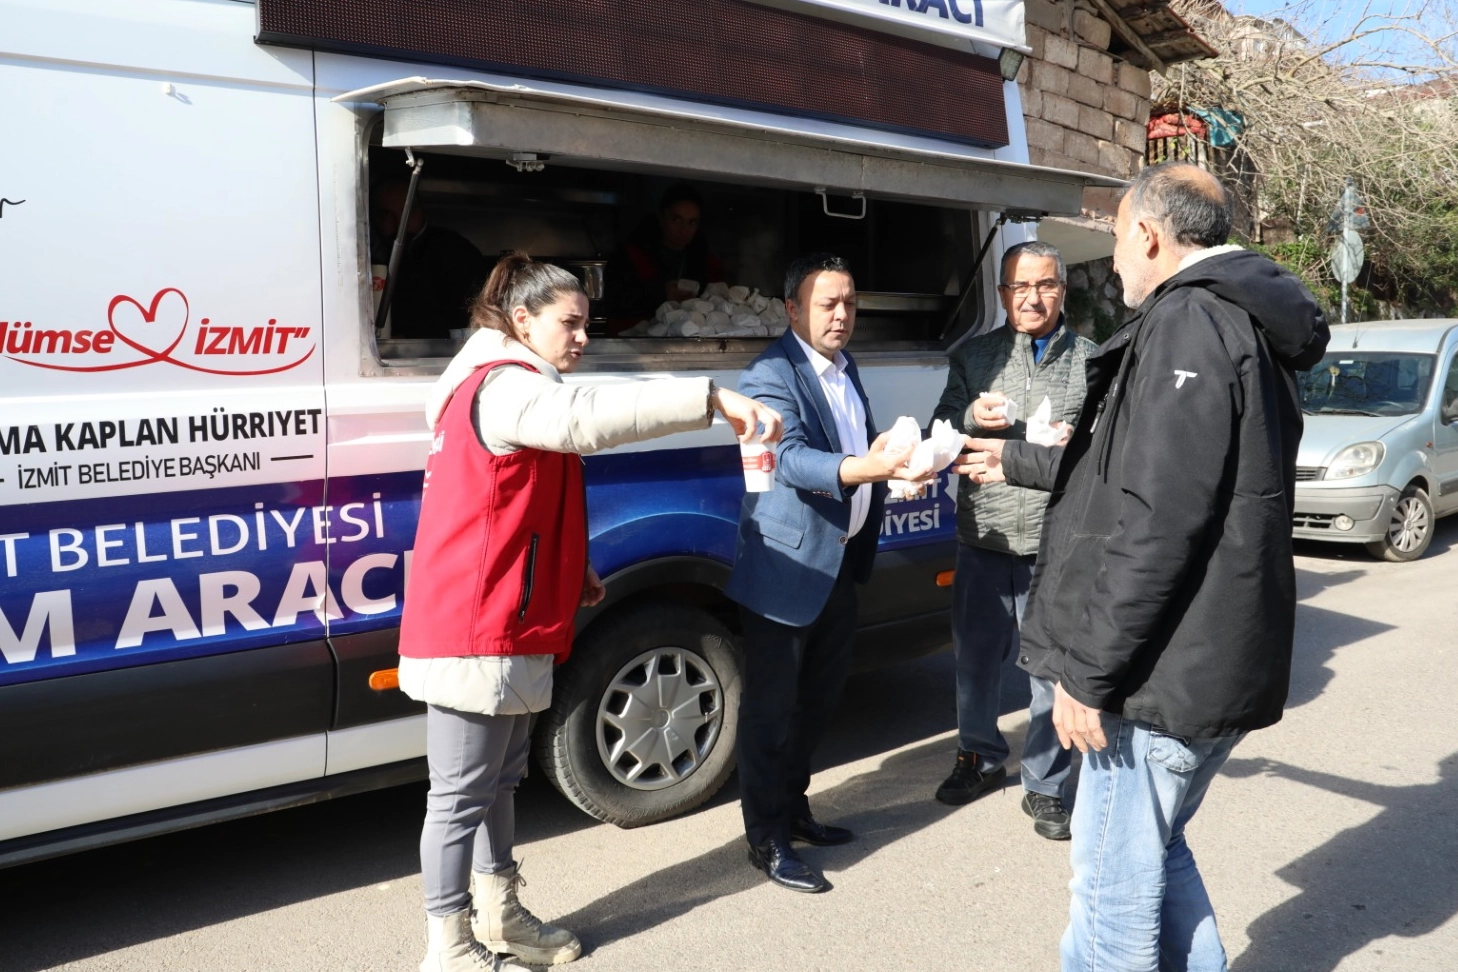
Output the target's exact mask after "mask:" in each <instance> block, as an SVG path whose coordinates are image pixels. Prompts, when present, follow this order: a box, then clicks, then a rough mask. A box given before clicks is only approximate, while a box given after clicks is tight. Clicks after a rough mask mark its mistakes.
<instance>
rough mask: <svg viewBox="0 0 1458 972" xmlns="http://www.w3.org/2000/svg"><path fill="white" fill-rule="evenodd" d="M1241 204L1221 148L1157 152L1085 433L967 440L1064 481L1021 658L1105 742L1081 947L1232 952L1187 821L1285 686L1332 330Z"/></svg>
mask: <svg viewBox="0 0 1458 972" xmlns="http://www.w3.org/2000/svg"><path fill="white" fill-rule="evenodd" d="M1230 224H1231V217H1230V204H1229V199H1228V197H1227V195H1226V192H1225V190H1224V189H1223V188H1222V187H1221V185H1220V183H1219V182H1218V181H1217V180H1216V179H1215V178H1213V177H1212V176H1211V175H1209V174H1208V173H1207V172H1205V171H1204V170H1202V169H1199V168H1197V167H1195V166H1193V165H1189V164H1187V163H1172V164H1166V165H1160V166H1154V167H1151V168H1148V169H1145V170H1144V171H1143V172H1141V173H1140V174H1139V176H1138V177H1137V178H1136V179H1135V180H1134V182H1133V183H1132V184H1131V185H1130V187H1129V189H1128V191H1127V192H1126V194H1125V196H1124V199H1123V200H1122V202H1121V203H1120V205H1119V215H1118V222H1117V223H1116V226H1115V249H1114V264H1115V269H1116V270H1117V271H1118V273H1119V275H1120V278H1121V279H1122V281H1123V285H1124V301H1125V303H1126V304H1128V305H1129V306H1130V307H1134V308H1137V309H1138V311H1139V313H1138V314H1137V315H1136V316H1135V317H1134V318H1133V319H1132V320H1131V321H1130V322H1129V323H1128V324H1126V325H1125V326H1124V327H1123V328H1122V329H1121V330H1120V331H1119V332H1118V333H1116V334H1115V335H1114V336H1113V337H1111V338H1110V339H1109V340H1108V341H1107V342H1105V343H1104V345H1103V346H1102V347H1100V348H1099V349H1098V351H1096V352H1095V353H1094V354H1093V355H1092V356H1091V357H1090V359H1089V362H1088V395H1087V398H1086V399H1085V404H1084V407H1083V410H1082V412H1081V413H1080V415H1079V418H1078V422H1077V425H1076V427H1075V431H1074V433H1073V437H1072V439H1071V440H1070V441H1069V443H1068V446H1067V447H1066V449H1064V450H1062V452H1061V455H1060V450H1056V449H1053V450H1050V449H1040V448H1036V447H1030V446H1028V445H1027V444H1026V443H1022V442H1017V441H1015V440H986V439H975V440H972V439H969V440H968V447H969V449H971V450H972V453H971V454H970V455H969V456H967V457H965V458H964V460H963V461H962V463H961V464H960V465H959V466H958V471H959V472H962V473H964V474H966V475H969V476H972V477H973V478H974V480H975V481H978V482H998V481H1006V482H1010V483H1013V484H1015V485H1020V486H1032V487H1037V488H1042V489H1047V490H1049V491H1050V492H1051V493H1052V496H1051V497H1050V499H1049V505H1048V516H1047V520H1046V521H1045V523H1044V527H1043V538H1042V546H1041V548H1040V551H1039V555H1038V568H1037V572H1036V574H1035V575H1034V578H1033V582H1032V591H1031V594H1030V603H1029V606H1028V611H1027V615H1026V617H1025V619H1024V624H1023V629H1022V652H1021V655H1020V657H1019V659H1018V660H1019V664H1020V665H1021V666H1022V667H1023V668H1025V669H1027V670H1028V671H1029V672H1031V673H1032V674H1035V675H1039V676H1041V677H1043V678H1047V679H1049V680H1051V681H1053V682H1055V683H1057V684H1056V688H1055V698H1054V710H1053V721H1054V726H1055V727H1056V728H1057V730H1058V734H1059V738H1060V740H1061V741H1062V743H1063V745H1065V746H1068V745H1070V744H1071V745H1075V746H1077V747H1078V748H1079V750H1080V751H1082V752H1083V753H1084V754H1085V756H1084V764H1083V770H1082V773H1081V775H1080V779H1079V784H1078V796H1077V802H1076V805H1075V807H1074V812H1073V848H1072V855H1071V856H1072V863H1073V873H1074V876H1073V883H1072V890H1073V901H1072V904H1071V906H1070V921H1069V926H1068V930H1067V931H1066V932H1065V934H1064V936H1063V944H1062V953H1063V968H1064V969H1065V970H1070V969H1079V970H1084V969H1090V968H1098V969H1106V970H1109V972H1116V970H1123V969H1131V970H1132V969H1141V970H1142V969H1154V968H1156V967H1158V968H1181V969H1184V968H1188V969H1201V970H1204V969H1224V968H1225V952H1224V948H1223V946H1222V945H1221V944H1220V936H1219V933H1218V932H1217V930H1216V927H1215V916H1214V911H1213V909H1212V908H1211V905H1210V900H1209V897H1208V896H1207V895H1206V893H1205V887H1204V884H1203V882H1202V881H1201V880H1200V875H1199V872H1198V870H1197V869H1196V867H1195V860H1194V857H1193V856H1192V855H1191V853H1190V850H1189V848H1188V846H1187V845H1186V844H1185V837H1184V831H1185V826H1186V824H1187V823H1188V822H1189V820H1190V818H1191V817H1192V816H1193V815H1194V813H1195V811H1196V809H1198V807H1199V805H1200V801H1201V799H1203V797H1204V795H1205V792H1206V790H1207V788H1208V787H1209V785H1210V782H1211V780H1212V779H1213V778H1214V776H1215V774H1216V772H1217V771H1218V770H1219V769H1220V766H1221V765H1222V764H1223V763H1224V762H1225V759H1226V757H1227V756H1229V754H1230V750H1231V749H1232V748H1233V747H1234V746H1235V744H1236V743H1238V742H1239V741H1240V740H1241V738H1243V737H1244V735H1245V734H1246V733H1247V732H1249V731H1251V730H1253V729H1261V728H1264V727H1265V726H1269V725H1271V724H1272V723H1275V722H1276V721H1278V720H1279V719H1280V718H1281V709H1282V707H1283V705H1284V704H1285V700H1286V691H1287V687H1288V682H1289V679H1290V671H1291V645H1292V639H1293V629H1294V626H1295V617H1296V582H1295V567H1294V564H1293V563H1292V554H1291V515H1292V509H1293V497H1294V493H1293V490H1294V482H1295V473H1296V448H1297V444H1298V442H1299V440H1300V438H1301V408H1300V402H1299V397H1298V394H1297V389H1296V381H1295V374H1294V372H1296V371H1300V370H1304V369H1307V368H1310V367H1311V366H1312V365H1313V364H1315V363H1316V361H1317V360H1319V359H1320V357H1321V355H1322V352H1323V351H1324V350H1325V349H1326V343H1327V339H1328V336H1329V335H1328V331H1327V326H1326V321H1325V319H1324V318H1323V317H1322V315H1321V312H1320V310H1319V309H1318V308H1317V306H1316V303H1315V302H1314V301H1313V300H1312V298H1311V295H1310V294H1309V293H1308V292H1307V291H1306V289H1305V288H1304V287H1303V286H1302V285H1301V284H1300V282H1299V281H1298V280H1297V279H1296V278H1295V277H1294V276H1292V275H1291V274H1289V273H1287V272H1286V271H1284V270H1282V269H1281V268H1279V267H1277V266H1276V265H1275V264H1274V263H1271V262H1270V261H1269V260H1266V259H1265V258H1264V257H1261V256H1258V255H1256V254H1254V253H1250V252H1248V251H1245V250H1242V249H1240V248H1239V247H1231V246H1223V245H1222V244H1223V243H1224V241H1225V239H1226V237H1227V235H1228V234H1229V232H1230Z"/></svg>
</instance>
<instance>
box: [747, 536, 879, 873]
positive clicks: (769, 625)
mask: <svg viewBox="0 0 1458 972" xmlns="http://www.w3.org/2000/svg"><path fill="white" fill-rule="evenodd" d="M870 526H871V525H870V524H867V528H870ZM849 560H850V558H848V557H847V558H846V561H847V564H848V563H849ZM851 573H852V572H851V569H850V567H849V566H845V565H843V566H842V567H841V570H840V574H839V576H837V577H836V580H835V586H834V588H832V589H831V592H830V597H829V598H828V599H827V600H826V602H825V607H824V608H822V609H821V611H820V615H819V617H817V618H816V619H815V621H814V622H813V623H811V624H809V625H807V626H805V627H793V626H791V625H788V624H781V623H780V622H778V621H771V620H770V619H769V618H766V617H763V616H761V615H758V614H755V613H754V612H753V611H750V610H748V609H747V608H742V609H741V610H740V614H741V617H742V618H743V624H744V653H745V658H744V661H745V665H744V692H743V695H742V696H741V701H740V703H739V743H738V750H739V789H740V798H739V805H740V809H741V810H742V811H743V813H744V833H745V836H746V837H747V838H748V839H749V843H750V846H752V847H759V846H760V845H762V844H763V843H764V842H765V841H767V840H769V839H771V838H779V839H780V840H783V841H785V842H786V843H788V842H789V840H790V823H791V822H792V821H794V820H797V819H802V818H806V817H809V816H810V803H809V801H808V800H807V799H806V798H805V791H806V790H808V789H809V788H810V758H811V756H812V755H813V754H814V752H815V746H816V744H817V743H818V742H819V741H820V737H821V735H822V734H823V733H824V731H825V726H826V724H827V723H828V722H829V721H830V717H831V715H832V714H834V712H835V707H836V705H837V704H838V703H839V702H840V695H841V691H842V689H844V688H845V679H846V675H847V673H848V672H849V671H850V661H851V643H852V641H853V640H854V637H855V631H856V585H855V582H854V581H853V580H852V577H851Z"/></svg>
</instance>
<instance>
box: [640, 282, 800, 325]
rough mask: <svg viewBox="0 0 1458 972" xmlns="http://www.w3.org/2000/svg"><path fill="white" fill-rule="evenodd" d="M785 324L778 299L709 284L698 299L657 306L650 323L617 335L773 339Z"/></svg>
mask: <svg viewBox="0 0 1458 972" xmlns="http://www.w3.org/2000/svg"><path fill="white" fill-rule="evenodd" d="M679 283H680V284H681V285H682V284H689V283H692V281H683V280H681V281H679ZM689 289H697V288H696V286H694V287H690V288H689ZM789 323H790V321H789V315H787V314H786V313H785V302H784V301H783V300H780V299H779V298H778V297H766V296H764V295H763V294H761V293H760V292H759V291H758V290H750V289H749V288H748V287H731V286H729V285H728V284H725V283H711V284H709V285H708V286H707V287H705V288H704V293H703V295H702V296H699V297H693V298H690V299H689V300H685V301H683V302H682V303H680V302H679V301H676V300H670V301H666V302H664V303H663V304H660V305H659V307H658V310H657V311H656V312H655V313H654V315H653V320H651V321H642V322H640V323H638V324H635V325H633V326H632V327H630V328H628V329H627V330H626V331H623V332H622V334H621V335H619V336H620V337H773V336H775V335H779V334H783V333H785V329H786V328H787V327H789Z"/></svg>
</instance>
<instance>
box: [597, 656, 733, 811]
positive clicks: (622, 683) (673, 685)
mask: <svg viewBox="0 0 1458 972" xmlns="http://www.w3.org/2000/svg"><path fill="white" fill-rule="evenodd" d="M723 721H724V690H723V687H722V686H721V685H720V683H719V678H718V676H717V675H715V674H714V670H713V669H712V668H710V667H709V665H708V663H707V662H705V661H704V659H703V658H701V657H700V656H699V655H698V654H696V653H694V652H692V651H689V650H687V649H685V648H676V647H664V648H654V649H653V650H651V651H646V652H644V653H643V654H641V655H639V656H638V657H637V658H634V659H633V660H632V661H630V662H628V664H626V665H624V666H623V667H622V668H621V669H620V670H619V671H618V673H617V674H616V675H615V676H613V678H612V680H611V681H610V682H609V683H608V686H607V690H606V691H604V692H603V696H602V701H601V702H600V703H599V704H598V708H597V733H596V735H597V751H598V755H599V756H601V757H602V761H603V765H605V766H606V767H607V768H608V771H609V772H611V773H612V775H613V777H614V779H616V780H617V781H618V782H619V783H622V784H624V785H626V786H630V787H632V788H633V789H635V790H661V789H663V788H664V787H669V786H673V785H674V784H675V783H679V782H681V781H682V780H684V779H686V778H687V777H689V776H691V775H692V774H693V773H694V771H695V770H697V769H698V768H699V766H700V765H702V763H703V761H704V760H705V759H706V758H707V757H708V755H709V753H710V752H711V751H712V750H713V748H714V743H715V742H716V741H717V740H718V738H719V730H720V729H721V728H722V726H723Z"/></svg>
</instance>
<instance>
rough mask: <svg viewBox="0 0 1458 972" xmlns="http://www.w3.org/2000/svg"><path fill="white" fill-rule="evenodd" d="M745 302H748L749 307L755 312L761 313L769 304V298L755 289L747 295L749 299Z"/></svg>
mask: <svg viewBox="0 0 1458 972" xmlns="http://www.w3.org/2000/svg"><path fill="white" fill-rule="evenodd" d="M745 303H747V304H749V306H750V309H752V310H753V311H754V312H755V313H756V314H763V313H764V312H765V309H766V308H767V307H769V305H770V299H769V298H768V297H766V296H765V295H764V294H762V293H760V292H759V291H757V290H756V291H755V292H754V293H752V294H750V295H749V299H748V300H747V301H745Z"/></svg>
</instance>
